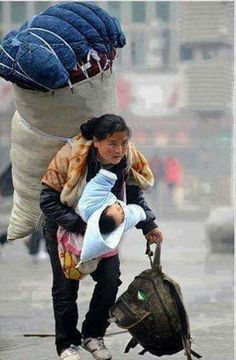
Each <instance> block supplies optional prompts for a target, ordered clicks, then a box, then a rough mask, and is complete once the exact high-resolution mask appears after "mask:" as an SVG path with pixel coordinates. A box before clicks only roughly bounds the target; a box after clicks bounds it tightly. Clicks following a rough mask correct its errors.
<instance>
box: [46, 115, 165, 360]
mask: <svg viewBox="0 0 236 360" xmlns="http://www.w3.org/2000/svg"><path fill="white" fill-rule="evenodd" d="M80 130H81V134H79V135H78V136H76V137H75V138H74V139H73V141H72V142H70V143H67V144H66V145H65V146H63V147H62V149H61V150H60V151H59V152H58V153H57V155H56V156H55V157H54V159H53V160H52V161H51V163H50V164H49V167H48V169H47V171H46V173H45V175H44V177H43V179H42V183H43V189H42V192H41V199H40V205H41V209H42V211H43V212H44V214H45V224H44V236H45V238H46V242H47V247H48V250H49V254H50V258H51V264H52V270H53V288H52V296H53V306H54V316H55V321H56V347H57V352H58V355H59V356H60V359H66V360H79V359H81V357H80V353H79V348H78V346H79V345H81V344H82V346H83V347H84V348H85V349H86V350H87V351H89V352H90V353H91V354H92V356H93V357H94V358H95V359H97V360H108V359H111V358H112V355H111V352H110V350H109V349H108V348H107V347H106V346H105V344H104V340H103V337H104V335H105V332H106V329H107V327H108V326H109V323H108V318H109V309H110V307H111V306H112V305H113V304H114V302H115V299H116V294H117V291H118V286H119V285H120V284H121V281H120V261H119V255H118V252H115V254H113V256H109V257H106V258H103V259H102V260H101V261H100V262H99V264H98V267H97V269H96V270H95V271H94V272H93V273H92V274H91V276H92V278H93V280H94V281H95V282H96V286H95V289H94V293H93V295H92V299H91V302H90V307H89V311H88V313H87V314H86V317H85V321H84V322H83V324H82V332H80V331H78V330H77V321H78V309H77V304H76V299H77V291H78V288H79V281H76V280H69V279H67V278H66V277H65V276H64V273H63V271H62V269H61V265H60V261H59V256H58V250H57V229H58V225H60V226H62V227H63V228H65V229H66V230H67V231H71V232H74V233H78V234H81V235H84V233H85V229H86V223H85V222H84V221H83V220H82V219H81V217H80V216H79V215H78V214H76V212H75V210H74V205H75V204H76V202H77V196H78V194H79V193H81V192H82V191H83V184H85V183H86V182H87V181H89V180H90V179H91V178H93V177H94V176H95V175H96V174H97V173H98V171H99V170H100V169H101V168H103V169H109V170H110V171H112V172H113V173H115V174H116V175H117V180H116V182H115V185H114V186H113V188H112V192H113V194H114V195H116V196H117V198H118V199H119V200H122V199H123V198H124V187H125V190H126V200H127V204H131V203H133V204H137V205H140V206H141V207H142V208H143V210H144V212H145V214H146V220H144V221H140V222H139V223H138V224H137V225H136V226H137V228H139V229H142V231H143V234H144V236H145V238H146V239H147V240H148V241H149V242H150V243H154V242H158V241H162V233H161V231H160V230H159V228H158V227H157V225H156V223H155V216H154V214H153V213H152V211H151V209H150V208H149V206H148V204H147V203H146V201H145V199H144V196H143V191H142V190H141V189H145V188H148V186H150V185H151V184H152V182H153V176H152V173H151V171H150V169H149V166H148V164H147V161H146V159H145V158H144V157H143V156H142V154H140V153H139V152H138V151H137V150H136V149H135V147H134V146H133V145H132V144H130V142H129V139H130V136H131V131H130V129H129V128H128V126H127V124H126V122H125V120H124V119H123V118H121V117H120V116H117V115H111V114H106V115H103V116H101V117H99V118H93V119H91V120H89V121H87V122H86V123H84V124H82V125H81V127H80ZM131 159H132V160H131Z"/></svg>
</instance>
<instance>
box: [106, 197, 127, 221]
mask: <svg viewBox="0 0 236 360" xmlns="http://www.w3.org/2000/svg"><path fill="white" fill-rule="evenodd" d="M106 214H107V215H109V216H111V217H112V218H113V219H114V220H115V222H116V225H117V226H118V225H120V224H121V223H122V222H123V221H124V218H125V214H124V210H123V208H122V206H121V205H120V204H119V203H118V202H116V203H115V204H112V205H111V206H109V207H108V208H107V211H106Z"/></svg>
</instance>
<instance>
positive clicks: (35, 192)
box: [8, 70, 117, 240]
mask: <svg viewBox="0 0 236 360" xmlns="http://www.w3.org/2000/svg"><path fill="white" fill-rule="evenodd" d="M14 99H15V105H16V110H17V111H16V113H15V115H14V117H13V119H12V145H11V152H10V155H11V161H12V174H13V185H14V189H15V191H14V202H13V208H12V212H11V217H10V223H9V227H8V239H9V240H14V239H17V238H22V237H25V236H27V235H29V234H31V233H32V232H33V231H34V229H35V227H36V225H37V223H38V220H39V216H40V208H39V197H40V191H41V179H42V177H43V175H44V173H45V171H46V169H47V167H48V165H49V162H50V161H51V159H52V158H53V157H54V156H55V154H56V153H57V151H58V150H59V149H60V148H61V147H62V146H63V145H64V144H65V141H66V138H68V137H73V136H74V135H76V134H77V133H79V128H80V125H81V124H82V123H83V122H84V121H86V120H88V119H89V118H91V117H93V116H101V115H102V114H105V113H116V112H117V104H116V93H115V79H114V73H112V74H111V72H110V70H108V71H106V72H105V73H104V74H103V75H100V74H99V75H96V76H95V77H93V78H92V79H90V81H89V82H88V81H85V82H80V83H79V84H77V85H76V86H75V87H74V88H73V92H72V91H71V90H70V88H63V89H58V90H55V91H54V92H53V93H42V92H39V91H31V90H25V89H22V88H20V87H18V86H14Z"/></svg>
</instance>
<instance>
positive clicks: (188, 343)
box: [168, 281, 202, 360]
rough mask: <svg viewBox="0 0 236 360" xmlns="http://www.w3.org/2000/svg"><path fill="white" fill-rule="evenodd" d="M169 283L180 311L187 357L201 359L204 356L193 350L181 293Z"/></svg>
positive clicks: (190, 359) (189, 359)
mask: <svg viewBox="0 0 236 360" xmlns="http://www.w3.org/2000/svg"><path fill="white" fill-rule="evenodd" d="M168 283H169V284H170V289H171V293H172V295H173V297H174V300H175V303H176V306H177V309H178V314H179V318H180V323H181V336H182V342H183V347H184V350H185V355H186V356H187V359H188V360H192V356H191V355H193V356H194V357H196V358H197V359H200V358H201V357H202V356H201V355H199V354H198V353H197V352H195V351H193V350H192V349H191V337H190V331H189V323H188V315H187V313H186V310H185V308H184V305H183V302H182V299H181V297H180V295H179V293H178V292H177V290H176V288H175V286H174V285H173V284H172V283H171V281H168Z"/></svg>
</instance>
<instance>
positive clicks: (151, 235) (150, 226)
mask: <svg viewBox="0 0 236 360" xmlns="http://www.w3.org/2000/svg"><path fill="white" fill-rule="evenodd" d="M126 199H127V204H136V205H140V206H141V207H142V208H143V210H144V211H145V213H146V220H144V221H140V222H139V223H138V224H137V225H136V227H137V229H142V231H143V234H144V235H145V237H146V239H147V240H148V241H149V243H150V244H152V243H154V242H157V241H161V242H162V241H163V236H162V232H161V231H160V229H159V227H158V226H157V224H156V222H155V215H154V213H153V212H152V210H151V209H150V207H149V205H148V203H147V201H146V200H145V197H144V194H143V191H142V190H141V189H140V187H139V186H137V185H128V184H126Z"/></svg>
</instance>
